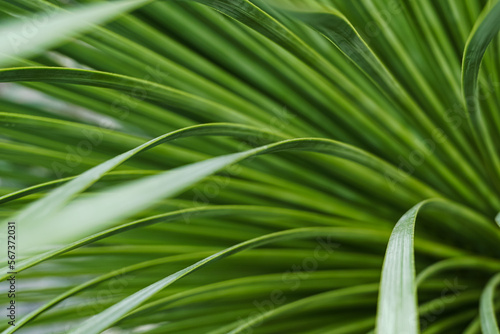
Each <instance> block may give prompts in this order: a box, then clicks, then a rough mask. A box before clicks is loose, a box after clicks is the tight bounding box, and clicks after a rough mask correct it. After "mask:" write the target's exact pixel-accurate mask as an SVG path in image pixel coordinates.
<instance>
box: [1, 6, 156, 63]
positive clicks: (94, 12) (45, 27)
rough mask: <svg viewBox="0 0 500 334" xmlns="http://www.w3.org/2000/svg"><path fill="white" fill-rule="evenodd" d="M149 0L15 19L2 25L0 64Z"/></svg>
mask: <svg viewBox="0 0 500 334" xmlns="http://www.w3.org/2000/svg"><path fill="white" fill-rule="evenodd" d="M148 2H150V0H126V1H114V2H109V3H106V2H105V3H96V4H92V5H86V6H82V7H80V8H78V9H76V10H74V11H72V12H67V11H62V10H54V11H53V12H49V11H47V12H45V13H41V14H36V15H34V16H33V17H31V18H29V19H27V20H12V21H10V22H4V23H2V24H1V25H0V45H2V50H1V52H0V66H5V65H8V64H9V63H10V62H13V61H15V59H14V58H16V57H30V56H33V55H35V54H37V53H40V52H42V51H44V50H46V49H48V48H50V47H53V46H56V45H57V44H59V43H61V42H63V41H65V40H67V39H69V38H70V37H72V36H74V35H76V34H79V33H82V32H85V31H87V30H91V29H92V28H93V27H94V25H93V24H98V23H102V22H105V21H108V20H110V19H112V18H114V17H116V16H118V15H120V14H122V13H124V12H127V11H129V10H132V9H134V8H137V7H139V6H142V5H144V4H146V3H148Z"/></svg>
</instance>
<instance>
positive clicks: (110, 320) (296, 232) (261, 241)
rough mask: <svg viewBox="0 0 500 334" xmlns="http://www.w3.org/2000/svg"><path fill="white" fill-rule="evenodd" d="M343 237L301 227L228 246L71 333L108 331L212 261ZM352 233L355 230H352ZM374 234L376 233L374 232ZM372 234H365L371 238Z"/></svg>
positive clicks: (97, 316)
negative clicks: (274, 245)
mask: <svg viewBox="0 0 500 334" xmlns="http://www.w3.org/2000/svg"><path fill="white" fill-rule="evenodd" d="M336 232H338V234H339V235H342V233H343V232H345V231H343V230H342V229H341V228H338V229H335V228H302V229H293V230H288V231H282V232H276V233H272V234H268V235H265V236H262V237H258V238H255V239H251V240H248V241H245V242H242V243H240V244H237V245H234V246H232V247H229V248H227V249H225V250H223V251H221V252H218V253H216V254H213V255H212V256H209V257H207V258H205V259H203V260H201V261H198V262H197V263H195V264H193V265H191V266H189V267H187V268H184V269H182V270H180V271H178V272H176V273H175V274H172V275H170V276H167V277H165V278H164V279H162V280H160V281H158V282H156V283H154V284H151V285H150V286H148V287H146V288H144V289H142V290H140V291H139V292H136V293H135V294H133V295H131V296H129V297H127V298H125V299H124V300H122V301H120V302H119V303H117V304H115V305H113V306H112V307H110V308H108V309H106V310H105V311H103V312H101V313H99V314H98V315H96V316H94V317H92V318H90V319H88V320H87V321H85V322H84V323H83V324H82V325H80V326H78V327H76V328H75V329H73V330H71V331H70V332H69V334H83V333H85V334H98V333H101V332H102V331H103V330H105V329H106V328H108V327H110V326H111V325H113V324H115V323H116V322H117V321H119V320H120V319H121V318H122V317H123V316H124V315H126V314H127V313H128V312H130V311H131V310H133V309H134V308H136V307H138V306H139V305H140V304H142V303H143V302H144V301H146V300H148V299H149V298H151V297H152V296H153V295H155V294H156V293H158V292H159V291H161V290H162V289H164V288H166V287H167V286H169V285H170V284H172V283H174V282H176V281H177V280H179V279H181V278H182V277H184V276H187V275H189V274H191V273H192V272H194V271H196V270H198V269H201V268H203V267H205V266H207V265H209V264H211V263H213V262H216V261H219V260H222V259H224V258H226V257H228V256H231V255H233V254H236V253H239V252H241V251H244V250H247V249H252V248H255V247H259V246H262V245H265V244H269V243H272V242H278V241H285V240H294V239H299V238H300V239H303V238H312V237H319V236H327V235H332V236H336V235H337V233H336ZM349 232H350V233H353V232H354V231H349ZM360 232H361V233H362V234H364V233H366V232H365V231H360ZM372 233H376V232H375V231H373V232H372ZM369 234H370V232H368V233H366V235H369Z"/></svg>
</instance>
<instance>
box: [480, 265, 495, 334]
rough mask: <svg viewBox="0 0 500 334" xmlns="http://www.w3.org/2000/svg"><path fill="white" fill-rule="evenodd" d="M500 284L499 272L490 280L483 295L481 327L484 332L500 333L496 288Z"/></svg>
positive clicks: (487, 333) (488, 333) (486, 333)
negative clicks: (496, 308) (496, 306)
mask: <svg viewBox="0 0 500 334" xmlns="http://www.w3.org/2000/svg"><path fill="white" fill-rule="evenodd" d="M499 284H500V274H497V275H495V276H493V278H492V279H490V280H489V282H488V284H487V285H486V287H485V288H484V291H483V293H482V295H481V302H480V306H479V314H480V317H481V329H482V332H483V333H484V334H499V333H500V330H499V328H498V323H497V318H496V310H495V290H496V288H497V287H498V285H499Z"/></svg>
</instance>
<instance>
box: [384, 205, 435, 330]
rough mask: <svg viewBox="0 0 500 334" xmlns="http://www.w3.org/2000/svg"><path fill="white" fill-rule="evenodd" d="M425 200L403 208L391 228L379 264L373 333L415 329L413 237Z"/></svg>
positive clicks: (415, 295)
mask: <svg viewBox="0 0 500 334" xmlns="http://www.w3.org/2000/svg"><path fill="white" fill-rule="evenodd" d="M426 203H427V201H425V202H420V203H419V204H417V205H415V206H414V207H413V208H411V209H410V210H409V211H408V212H406V213H405V214H404V215H403V217H401V219H400V220H399V221H398V223H397V224H396V226H395V227H394V230H393V231H392V234H391V238H390V239H389V244H388V245H387V250H386V253H385V259H384V266H383V268H382V278H381V281H380V292H379V301H378V309H377V325H376V334H399V333H406V334H418V332H419V329H418V311H417V291H416V290H417V287H416V284H415V258H414V254H413V238H414V231H415V220H416V218H417V214H418V212H419V210H420V209H421V208H422V206H423V205H424V204H426Z"/></svg>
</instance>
